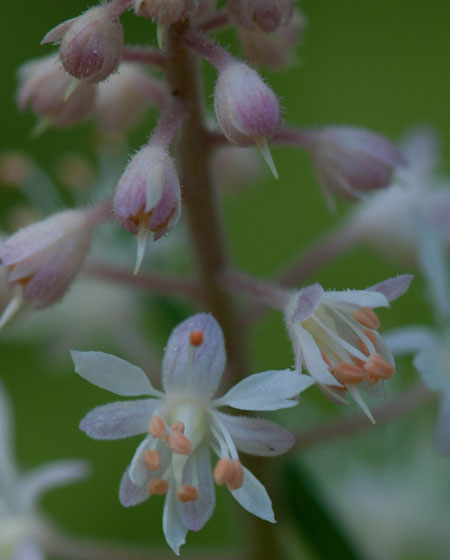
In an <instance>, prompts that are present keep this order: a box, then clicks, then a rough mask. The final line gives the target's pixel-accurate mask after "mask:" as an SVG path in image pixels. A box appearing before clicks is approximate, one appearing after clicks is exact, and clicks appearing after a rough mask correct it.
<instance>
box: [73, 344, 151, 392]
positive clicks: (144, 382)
mask: <svg viewBox="0 0 450 560" xmlns="http://www.w3.org/2000/svg"><path fill="white" fill-rule="evenodd" d="M70 354H71V356H72V360H73V362H74V364H75V371H76V372H77V373H78V374H79V375H81V377H83V378H84V379H86V380H87V381H89V382H90V383H93V384H94V385H97V386H98V387H100V388H101V389H106V390H107V391H111V392H112V393H116V394H117V395H121V396H123V397H134V396H137V395H151V396H153V397H160V396H162V393H161V391H157V390H156V389H154V388H153V387H152V384H151V383H150V381H149V379H148V377H147V376H146V374H145V373H144V372H143V371H142V370H141V369H140V368H138V367H136V366H134V365H133V364H130V363H129V362H127V361H125V360H122V359H121V358H118V357H117V356H112V355H111V354H105V353H104V352H77V351H75V350H72V351H71V352H70Z"/></svg>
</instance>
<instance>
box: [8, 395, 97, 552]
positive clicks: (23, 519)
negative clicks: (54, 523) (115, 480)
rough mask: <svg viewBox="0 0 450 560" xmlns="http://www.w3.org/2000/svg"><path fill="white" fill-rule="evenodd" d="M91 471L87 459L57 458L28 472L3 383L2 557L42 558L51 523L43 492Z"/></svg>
mask: <svg viewBox="0 0 450 560" xmlns="http://www.w3.org/2000/svg"><path fill="white" fill-rule="evenodd" d="M87 474H88V469H87V465H86V463H84V462H83V461H68V460H66V461H53V462H50V463H47V464H45V465H42V466H40V467H36V468H34V469H32V470H31V471H29V472H28V473H26V474H22V473H20V472H19V471H18V470H17V467H16V465H15V462H14V458H13V454H12V419H11V412H10V405H9V399H8V396H7V394H6V392H5V390H4V389H3V386H2V385H0V557H1V558H2V559H3V558H5V559H14V560H42V559H43V558H44V553H45V550H44V549H45V541H46V539H47V537H48V535H49V529H50V525H49V523H48V522H47V521H46V520H45V519H44V517H43V516H41V515H40V513H39V511H38V509H37V503H38V501H39V499H40V498H41V496H42V495H43V494H44V493H45V492H47V491H49V490H51V489H52V488H56V487H58V486H63V485H65V484H69V483H71V482H72V481H75V480H77V479H79V478H82V477H84V476H86V475H87Z"/></svg>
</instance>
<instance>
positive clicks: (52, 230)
mask: <svg viewBox="0 0 450 560" xmlns="http://www.w3.org/2000/svg"><path fill="white" fill-rule="evenodd" d="M104 212H105V210H104V208H102V209H101V210H99V207H96V208H91V209H88V210H67V211H65V212H60V213H58V214H54V215H53V216H50V217H49V218H46V219H45V220H42V221H41V222H36V223H34V224H31V225H29V226H27V227H25V228H23V229H21V230H19V231H18V232H17V233H15V234H14V235H12V236H11V237H10V238H9V239H7V240H6V241H5V242H4V243H3V244H2V245H1V246H0V263H1V264H2V265H4V266H5V267H6V270H7V271H8V280H9V282H10V283H13V284H15V285H17V286H19V287H21V289H22V294H21V295H22V298H23V300H25V301H34V302H36V305H37V307H38V308H42V307H46V306H47V305H50V304H52V303H54V302H55V301H57V300H58V299H59V298H61V296H62V295H63V294H64V292H65V291H66V290H67V288H68V287H69V285H70V283H71V282H72V280H73V278H74V276H75V275H76V273H77V272H78V270H79V268H80V266H81V264H82V262H83V259H84V257H85V256H86V254H87V252H88V249H89V243H90V239H91V234H92V230H93V229H94V227H95V226H96V225H97V224H98V223H99V221H101V220H102V219H104V217H105V216H104Z"/></svg>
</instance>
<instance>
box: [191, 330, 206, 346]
mask: <svg viewBox="0 0 450 560" xmlns="http://www.w3.org/2000/svg"><path fill="white" fill-rule="evenodd" d="M189 344H190V345H191V346H201V345H202V344H203V331H191V332H190V333H189Z"/></svg>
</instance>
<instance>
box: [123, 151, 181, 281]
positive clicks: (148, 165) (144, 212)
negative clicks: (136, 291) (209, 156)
mask: <svg viewBox="0 0 450 560" xmlns="http://www.w3.org/2000/svg"><path fill="white" fill-rule="evenodd" d="M114 210H115V213H116V216H117V221H118V222H119V224H120V225H121V226H122V227H123V228H125V229H126V230H127V231H129V232H130V233H132V234H134V235H137V236H138V255H137V262H136V269H135V273H137V271H138V270H139V267H140V265H141V262H142V259H143V257H144V251H145V246H146V242H147V238H148V236H149V234H150V232H153V234H154V239H155V240H157V239H159V238H160V237H161V236H162V235H164V234H165V233H167V232H168V231H169V230H170V229H171V228H172V227H173V226H174V225H175V224H176V223H177V221H178V219H179V217H180V213H181V192H180V183H179V181H178V176H177V172H176V169H175V164H174V161H173V159H172V157H171V156H170V155H169V153H168V152H167V150H165V149H163V148H161V147H159V146H151V145H147V146H144V147H143V148H141V149H140V150H139V151H138V152H137V154H135V155H134V156H133V158H132V159H131V161H130V162H129V164H128V166H127V168H126V169H125V172H124V173H123V175H122V177H121V178H120V181H119V183H118V185H117V190H116V194H115V196H114Z"/></svg>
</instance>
